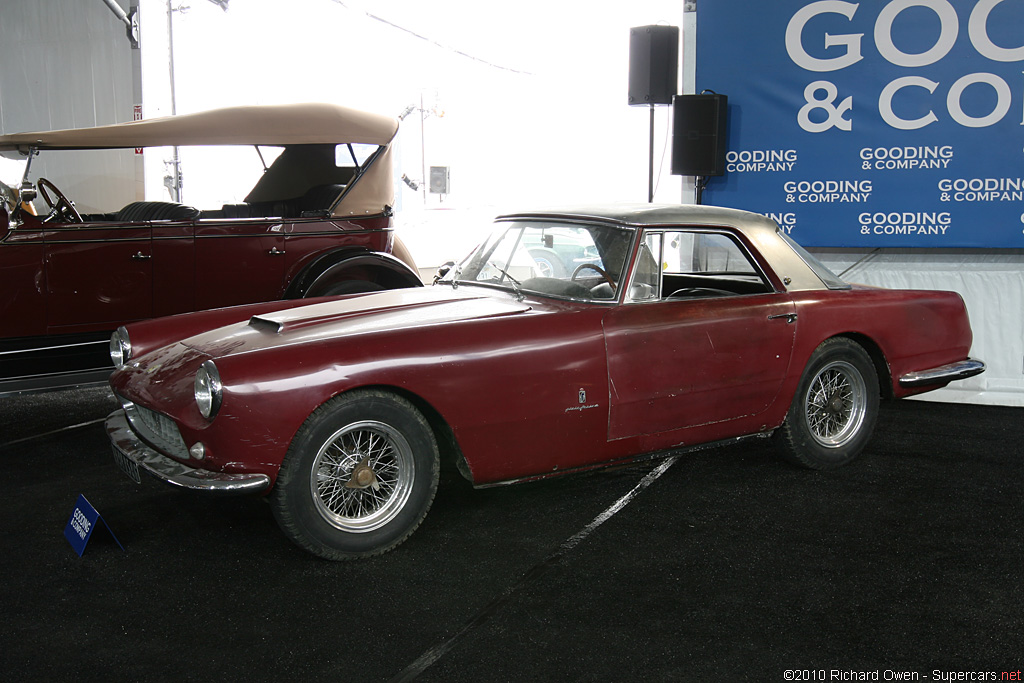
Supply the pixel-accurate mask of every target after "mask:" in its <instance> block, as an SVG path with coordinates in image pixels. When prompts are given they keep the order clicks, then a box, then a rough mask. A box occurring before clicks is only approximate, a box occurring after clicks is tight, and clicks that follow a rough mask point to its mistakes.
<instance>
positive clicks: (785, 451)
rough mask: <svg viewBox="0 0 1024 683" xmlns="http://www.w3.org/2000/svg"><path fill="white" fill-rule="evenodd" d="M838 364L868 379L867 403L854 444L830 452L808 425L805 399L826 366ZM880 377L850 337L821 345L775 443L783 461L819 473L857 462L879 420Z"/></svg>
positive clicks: (861, 349)
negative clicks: (856, 459) (848, 364)
mask: <svg viewBox="0 0 1024 683" xmlns="http://www.w3.org/2000/svg"><path fill="white" fill-rule="evenodd" d="M837 360H843V361H846V362H848V363H850V364H851V365H852V366H853V367H854V368H855V369H856V370H858V371H859V372H860V374H861V376H862V378H863V379H864V384H865V390H866V396H865V400H866V402H867V405H866V411H865V416H864V421H863V423H862V424H861V426H860V429H859V430H858V433H857V435H856V436H855V437H854V438H853V440H852V441H851V442H850V443H848V444H846V445H844V446H842V447H838V448H826V447H824V446H822V445H821V444H819V443H817V442H816V441H815V439H814V437H813V436H812V435H811V432H810V427H809V426H808V423H807V415H806V412H805V406H804V402H805V401H804V398H805V395H806V394H807V390H808V388H809V385H810V383H811V382H812V381H813V379H814V377H815V376H816V375H817V374H818V372H819V370H820V369H821V368H823V367H824V366H825V365H827V364H829V363H832V362H834V361H837ZM879 397H880V393H879V385H878V374H877V372H876V370H875V366H874V363H873V362H872V361H871V357H870V356H869V355H868V353H867V351H865V350H864V347H862V346H861V345H860V344H858V343H857V342H855V341H853V340H852V339H848V338H846V337H833V338H832V339H827V340H825V341H824V342H822V343H821V345H820V346H818V348H816V349H815V350H814V353H812V354H811V357H810V359H809V360H808V361H807V367H806V368H805V369H804V374H803V376H802V377H801V378H800V384H799V385H797V390H796V393H795V394H794V395H793V402H792V404H791V405H790V407H789V412H788V413H787V415H786V420H785V422H783V424H782V426H781V427H780V428H779V429H777V430H776V432H775V434H774V441H775V444H776V447H777V448H778V450H779V452H780V455H781V456H782V458H783V459H785V460H787V461H789V462H791V463H793V464H795V465H800V466H803V467H809V468H811V469H815V470H828V469H834V468H836V467H841V466H843V465H846V464H848V463H849V462H851V461H853V460H854V459H855V458H856V457H857V456H858V455H860V453H861V452H862V451H863V450H864V447H865V446H867V444H868V441H870V439H871V434H872V432H874V429H875V422H876V420H877V419H878V403H879Z"/></svg>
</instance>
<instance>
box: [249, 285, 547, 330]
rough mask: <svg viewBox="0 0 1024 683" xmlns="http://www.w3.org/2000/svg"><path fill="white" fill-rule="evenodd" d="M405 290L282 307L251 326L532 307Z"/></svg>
mask: <svg viewBox="0 0 1024 683" xmlns="http://www.w3.org/2000/svg"><path fill="white" fill-rule="evenodd" d="M406 292H407V290H392V291H388V292H377V293H374V294H373V295H369V296H365V297H359V298H353V299H343V300H335V301H327V302H323V303H317V304H310V305H309V306H300V307H298V308H290V309H286V310H283V311H273V312H268V313H263V314H260V315H254V316H253V317H252V318H250V319H249V327H250V328H252V329H254V330H258V331H260V332H264V333H267V334H287V333H289V332H296V331H300V330H304V329H306V328H313V327H323V326H337V325H340V326H343V328H344V331H345V332H347V333H354V332H370V331H377V330H380V329H386V328H391V329H397V328H400V327H412V326H419V325H430V324H436V323H444V322H455V321H458V320H470V319H478V318H493V317H497V316H505V315H515V314H519V313H525V312H527V311H529V310H531V307H530V306H529V305H527V304H524V303H521V302H519V301H510V300H505V299H498V298H491V297H479V298H477V297H474V298H464V297H459V298H456V299H451V298H436V299H423V298H422V297H410V296H409V295H408V294H407V293H406Z"/></svg>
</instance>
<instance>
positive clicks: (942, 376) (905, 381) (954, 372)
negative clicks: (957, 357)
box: [900, 358, 985, 387]
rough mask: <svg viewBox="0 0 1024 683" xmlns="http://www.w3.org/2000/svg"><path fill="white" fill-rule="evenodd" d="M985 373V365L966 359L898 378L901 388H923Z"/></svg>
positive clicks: (909, 373)
mask: <svg viewBox="0 0 1024 683" xmlns="http://www.w3.org/2000/svg"><path fill="white" fill-rule="evenodd" d="M983 372H985V364H984V363H982V362H981V361H980V360H974V359H973V358H968V359H967V360H961V361H957V362H956V363H950V364H949V365H941V366H939V367H937V368H931V369H930V370H918V371H917V372H908V373H907V374H905V375H903V376H902V377H900V386H901V387H923V386H928V385H930V384H946V383H947V382H952V381H954V380H958V379H967V378H968V377H974V376H975V375H980V374H981V373H983Z"/></svg>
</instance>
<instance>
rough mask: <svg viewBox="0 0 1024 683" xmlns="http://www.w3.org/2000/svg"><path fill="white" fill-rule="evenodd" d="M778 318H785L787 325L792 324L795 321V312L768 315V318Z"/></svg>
mask: <svg viewBox="0 0 1024 683" xmlns="http://www.w3.org/2000/svg"><path fill="white" fill-rule="evenodd" d="M779 318H785V319H786V324H787V325H792V324H793V323H795V322H796V313H778V314H776V315H770V316H768V319H769V320H777V319H779Z"/></svg>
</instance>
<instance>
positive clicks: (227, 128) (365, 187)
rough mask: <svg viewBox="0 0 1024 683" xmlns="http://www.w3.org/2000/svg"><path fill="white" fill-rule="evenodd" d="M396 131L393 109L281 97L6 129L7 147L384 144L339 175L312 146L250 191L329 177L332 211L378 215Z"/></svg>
mask: <svg viewBox="0 0 1024 683" xmlns="http://www.w3.org/2000/svg"><path fill="white" fill-rule="evenodd" d="M397 132H398V120H397V119H395V118H391V117H388V116H382V115H379V114H371V113H369V112H364V111H359V110H357V109H350V108H348V107H342V106H340V105H336V104H278V105H259V106H245V107H227V108H224V109H213V110H210V111H204V112H197V113H195V114H181V115H179V116H166V117H162V118H156V119H147V120H143V121H130V122H127V123H115V124H112V125H108V126H96V127H94V128H77V129H67V130H53V131H44V132H37V133H14V134H11V135H0V152H11V151H19V152H24V153H28V152H29V150H31V149H36V150H69V149H130V148H138V147H170V146H182V147H185V146H192V145H268V146H283V147H293V148H294V147H296V146H298V145H336V144H342V143H355V144H370V145H378V146H380V147H381V149H380V150H379V152H378V154H377V155H376V156H375V157H374V158H373V160H372V162H371V163H369V164H368V165H367V166H366V167H365V168H362V169H360V172H359V173H358V174H357V175H356V177H355V178H354V179H351V180H349V179H348V178H347V177H346V178H345V179H339V178H336V177H333V176H336V175H338V173H339V172H340V171H339V170H334V171H332V170H331V169H329V168H326V166H324V165H323V164H320V166H318V167H314V166H312V165H310V164H308V163H307V160H308V158H309V157H310V154H311V153H301V152H296V153H295V154H285V155H282V157H281V158H279V159H278V162H277V163H275V164H274V165H272V166H271V168H270V170H269V172H268V173H266V174H265V175H264V177H263V178H262V179H261V180H260V182H259V183H258V184H257V186H256V187H255V188H253V191H252V192H251V193H250V195H249V196H248V197H246V201H247V202H268V201H273V200H287V199H292V198H293V197H295V196H298V195H301V194H302V193H303V192H304V191H306V190H309V189H311V188H312V189H315V186H322V185H325V184H327V185H330V187H332V188H337V193H338V194H337V195H335V199H334V200H333V201H330V205H331V206H333V210H332V213H333V215H334V216H339V217H343V216H357V215H373V214H377V213H381V212H384V211H386V210H387V207H391V206H393V205H394V196H395V195H394V179H393V178H392V173H391V149H390V143H391V141H392V139H394V137H395V134H396V133H397ZM321 156H322V155H321ZM331 166H332V167H333V164H331ZM338 198H340V201H339V199H338Z"/></svg>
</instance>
